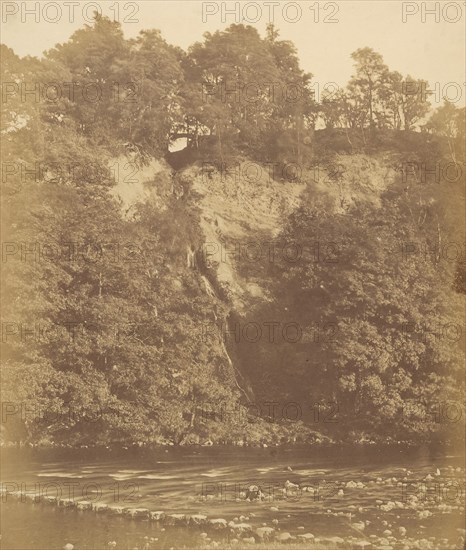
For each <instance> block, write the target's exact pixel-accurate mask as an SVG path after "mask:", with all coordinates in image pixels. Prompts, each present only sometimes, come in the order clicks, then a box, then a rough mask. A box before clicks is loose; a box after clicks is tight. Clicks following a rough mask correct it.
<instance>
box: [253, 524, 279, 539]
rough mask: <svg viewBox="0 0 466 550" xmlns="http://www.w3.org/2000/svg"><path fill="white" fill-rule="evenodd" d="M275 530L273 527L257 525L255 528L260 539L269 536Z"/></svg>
mask: <svg viewBox="0 0 466 550" xmlns="http://www.w3.org/2000/svg"><path fill="white" fill-rule="evenodd" d="M274 532H275V529H274V528H273V527H258V528H257V529H256V535H257V536H258V537H259V538H261V539H267V538H271V537H272V536H273V534H274Z"/></svg>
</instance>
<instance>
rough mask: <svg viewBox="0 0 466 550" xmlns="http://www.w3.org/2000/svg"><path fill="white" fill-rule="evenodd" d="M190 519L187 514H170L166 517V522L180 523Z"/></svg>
mask: <svg viewBox="0 0 466 550" xmlns="http://www.w3.org/2000/svg"><path fill="white" fill-rule="evenodd" d="M187 521H189V517H187V516H186V515H185V514H169V515H168V516H166V517H165V523H166V524H168V525H180V524H182V523H186V522H187Z"/></svg>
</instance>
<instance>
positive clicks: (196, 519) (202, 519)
mask: <svg viewBox="0 0 466 550" xmlns="http://www.w3.org/2000/svg"><path fill="white" fill-rule="evenodd" d="M190 521H191V523H194V524H195V525H202V524H203V523H206V521H207V516H205V515H203V514H193V515H192V516H191V520H190Z"/></svg>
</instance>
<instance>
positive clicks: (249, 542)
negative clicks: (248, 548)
mask: <svg viewBox="0 0 466 550" xmlns="http://www.w3.org/2000/svg"><path fill="white" fill-rule="evenodd" d="M243 542H245V543H246V544H256V539H255V538H254V537H249V538H245V539H243Z"/></svg>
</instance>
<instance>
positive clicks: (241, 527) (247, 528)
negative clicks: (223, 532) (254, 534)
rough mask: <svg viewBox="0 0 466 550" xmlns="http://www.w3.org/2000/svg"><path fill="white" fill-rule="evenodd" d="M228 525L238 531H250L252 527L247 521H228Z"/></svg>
mask: <svg viewBox="0 0 466 550" xmlns="http://www.w3.org/2000/svg"><path fill="white" fill-rule="evenodd" d="M228 527H230V529H232V530H233V531H237V532H239V533H243V532H245V531H252V527H251V525H250V524H249V523H235V522H234V521H230V523H229V524H228Z"/></svg>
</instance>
